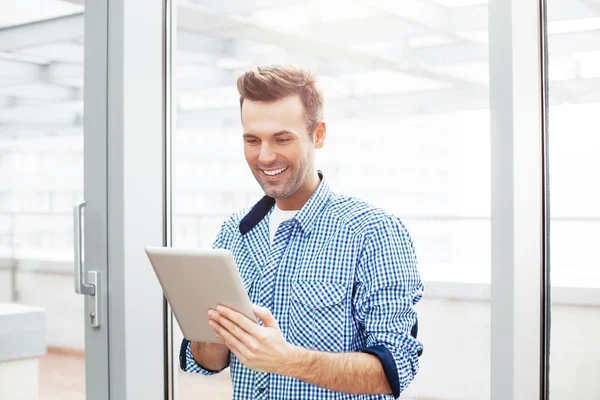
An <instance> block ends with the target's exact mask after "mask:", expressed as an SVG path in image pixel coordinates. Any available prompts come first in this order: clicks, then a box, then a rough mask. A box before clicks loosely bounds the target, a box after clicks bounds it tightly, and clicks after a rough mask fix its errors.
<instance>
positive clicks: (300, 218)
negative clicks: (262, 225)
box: [239, 171, 331, 235]
mask: <svg viewBox="0 0 600 400" xmlns="http://www.w3.org/2000/svg"><path fill="white" fill-rule="evenodd" d="M318 173H319V178H321V183H320V184H319V187H318V188H317V190H315V192H314V193H313V194H312V196H311V197H310V199H308V201H307V202H306V204H304V206H303V207H302V209H300V211H298V214H296V216H295V217H294V218H292V219H293V220H295V221H296V222H297V223H298V225H300V228H301V229H302V231H303V232H304V233H305V234H309V233H310V231H311V229H312V227H313V223H314V221H315V218H316V216H317V215H318V214H319V212H320V211H321V210H322V209H323V207H325V205H326V204H327V201H328V200H329V197H330V195H331V187H330V186H329V183H328V182H327V179H326V178H325V176H324V175H323V173H322V172H321V171H318ZM274 205H275V199H274V198H272V197H269V196H264V197H263V198H262V199H261V200H260V201H259V202H258V203H256V204H255V205H254V207H252V210H250V212H249V213H248V214H247V215H246V216H245V217H244V218H243V219H242V220H241V221H240V226H239V228H240V232H241V234H242V235H245V234H246V233H248V232H250V231H251V230H252V228H254V227H255V226H256V225H258V223H259V222H260V221H262V220H263V218H264V217H265V216H267V214H269V211H271V209H272V208H273V206H274Z"/></svg>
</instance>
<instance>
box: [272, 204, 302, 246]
mask: <svg viewBox="0 0 600 400" xmlns="http://www.w3.org/2000/svg"><path fill="white" fill-rule="evenodd" d="M298 211H299V210H290V211H288V210H282V209H280V208H279V206H278V205H277V203H275V208H274V209H273V212H272V213H271V217H270V218H269V236H270V238H271V243H273V239H274V238H275V233H276V232H277V228H279V224H281V223H282V222H283V221H287V220H288V219H292V218H294V217H295V216H296V214H298Z"/></svg>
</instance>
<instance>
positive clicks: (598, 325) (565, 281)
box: [547, 0, 600, 400]
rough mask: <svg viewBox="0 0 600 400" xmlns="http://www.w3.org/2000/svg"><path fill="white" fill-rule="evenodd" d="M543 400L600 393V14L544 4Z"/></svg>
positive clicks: (560, 0)
mask: <svg viewBox="0 0 600 400" xmlns="http://www.w3.org/2000/svg"><path fill="white" fill-rule="evenodd" d="M547 11H548V19H549V23H548V47H549V78H550V85H549V91H550V111H549V123H548V129H549V153H550V155H549V159H550V213H551V219H550V262H551V268H550V273H551V275H550V282H551V288H552V294H551V299H552V306H551V316H552V318H551V331H550V398H551V399H567V398H569V399H590V400H591V399H597V398H598V393H600V382H599V381H598V376H599V375H600V367H599V364H598V360H599V359H600V345H599V344H598V339H597V338H598V337H600V322H599V321H600V262H598V256H597V254H596V251H595V250H596V248H597V247H598V239H599V238H600V235H599V234H598V232H599V231H600V207H599V204H600V187H599V186H598V184H597V182H598V171H600V161H599V159H598V156H597V154H598V149H599V148H600V136H599V135H598V133H597V132H598V130H597V129H596V128H595V126H596V125H597V117H598V114H599V113H600V85H599V82H600V80H599V79H600V10H599V9H598V8H594V7H588V6H586V5H585V4H584V3H581V4H580V3H579V2H577V1H569V0H549V1H548V4H547Z"/></svg>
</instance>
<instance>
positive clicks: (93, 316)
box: [73, 201, 100, 328]
mask: <svg viewBox="0 0 600 400" xmlns="http://www.w3.org/2000/svg"><path fill="white" fill-rule="evenodd" d="M85 205H86V202H85V201H82V202H81V203H79V204H77V205H75V207H73V221H74V226H73V232H74V235H75V243H74V248H75V260H74V261H75V293H78V294H83V295H87V296H91V297H93V298H94V299H93V304H92V306H91V310H90V311H89V312H88V315H89V322H90V325H92V327H94V328H98V327H99V326H100V313H99V311H100V309H99V307H100V304H99V303H100V301H99V297H100V272H98V271H88V282H89V283H85V282H84V281H83V257H82V256H83V229H82V222H83V216H82V214H83V207H85Z"/></svg>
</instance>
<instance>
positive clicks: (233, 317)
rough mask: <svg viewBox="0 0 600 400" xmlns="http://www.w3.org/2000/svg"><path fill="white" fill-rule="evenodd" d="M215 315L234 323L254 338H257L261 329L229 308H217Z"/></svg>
mask: <svg viewBox="0 0 600 400" xmlns="http://www.w3.org/2000/svg"><path fill="white" fill-rule="evenodd" d="M217 313H218V314H220V315H221V316H223V317H225V318H226V319H228V320H230V321H232V322H234V323H235V324H236V325H238V326H239V327H240V328H242V329H243V330H245V331H246V332H248V333H249V334H250V335H252V336H254V337H259V335H260V333H261V332H260V330H261V327H260V325H258V324H257V323H255V322H254V321H252V320H251V319H250V318H248V317H246V316H245V315H244V314H241V313H239V312H237V311H234V310H232V309H231V308H229V307H225V306H218V307H217Z"/></svg>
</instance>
